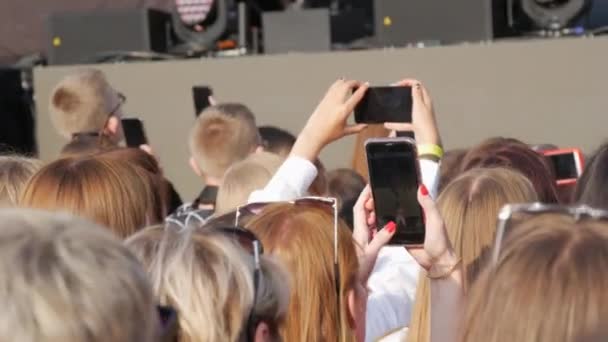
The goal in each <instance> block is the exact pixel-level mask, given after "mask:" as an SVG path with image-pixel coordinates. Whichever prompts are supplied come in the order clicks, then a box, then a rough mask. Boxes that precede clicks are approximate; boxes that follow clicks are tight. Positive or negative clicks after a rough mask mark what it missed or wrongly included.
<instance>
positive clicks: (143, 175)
mask: <svg viewBox="0 0 608 342" xmlns="http://www.w3.org/2000/svg"><path fill="white" fill-rule="evenodd" d="M154 184H155V182H154V179H153V178H152V177H151V175H150V173H149V172H147V171H145V170H143V169H141V168H139V167H136V166H133V165H131V164H129V163H124V162H120V161H116V160H110V159H109V158H99V157H83V158H66V159H60V160H57V161H55V162H52V163H50V164H48V165H47V166H45V167H43V168H42V169H41V170H40V171H39V172H38V173H37V174H36V175H34V177H33V178H32V179H31V180H30V181H29V183H28V184H27V186H26V188H25V189H24V191H23V195H22V197H21V201H20V205H21V206H24V207H31V208H40V209H49V210H65V211H68V212H71V213H73V214H76V215H79V216H83V217H86V218H89V219H91V220H93V221H95V222H97V223H100V224H102V225H105V226H107V227H108V228H110V229H111V230H112V231H113V232H114V233H116V234H117V235H118V236H120V237H122V238H125V237H127V236H129V235H131V234H133V233H134V232H135V231H137V230H139V229H141V228H143V227H144V226H147V225H149V224H153V223H157V222H160V221H162V219H163V218H164V217H163V215H162V209H161V208H163V204H162V199H161V198H159V196H158V193H157V192H156V191H155V189H154Z"/></svg>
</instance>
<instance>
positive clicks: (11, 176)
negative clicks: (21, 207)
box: [0, 155, 42, 207]
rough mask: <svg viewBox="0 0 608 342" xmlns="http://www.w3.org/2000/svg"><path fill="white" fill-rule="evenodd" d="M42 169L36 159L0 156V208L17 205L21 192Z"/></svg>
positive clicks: (40, 163)
mask: <svg viewBox="0 0 608 342" xmlns="http://www.w3.org/2000/svg"><path fill="white" fill-rule="evenodd" d="M41 167H42V162H41V161H40V160H38V159H34V158H27V157H21V156H16V155H15V156H0V206H3V207H12V206H15V205H17V202H18V201H19V197H20V196H21V191H23V188H25V185H26V184H27V182H28V181H29V180H30V178H32V176H33V175H34V174H35V173H36V172H37V171H38V170H39V169H40V168H41Z"/></svg>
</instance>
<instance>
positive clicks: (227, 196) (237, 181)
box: [215, 152, 282, 215]
mask: <svg viewBox="0 0 608 342" xmlns="http://www.w3.org/2000/svg"><path fill="white" fill-rule="evenodd" d="M281 162H282V160H281V158H280V157H279V156H277V155H275V154H272V153H269V152H261V153H255V154H252V155H250V156H249V157H247V159H245V160H242V161H240V162H237V163H235V164H234V165H232V166H231V167H230V168H229V169H228V171H226V174H225V175H224V180H223V181H222V185H221V186H220V187H219V190H218V193H217V200H216V204H215V212H216V214H217V215H222V214H225V213H228V212H230V211H232V210H235V209H236V208H238V207H239V206H241V205H243V204H247V199H248V198H249V195H250V194H251V193H252V192H253V191H255V190H258V189H262V188H263V187H265V186H266V184H267V183H268V182H269V181H270V179H271V178H272V176H273V175H274V174H275V173H276V171H277V170H278V169H279V167H280V166H281Z"/></svg>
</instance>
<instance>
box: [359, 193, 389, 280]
mask: <svg viewBox="0 0 608 342" xmlns="http://www.w3.org/2000/svg"><path fill="white" fill-rule="evenodd" d="M353 219H354V220H353V226H354V227H353V239H354V240H355V242H356V243H357V245H358V246H359V247H360V249H359V250H358V252H359V278H360V279H362V280H364V281H367V279H368V278H369V276H370V274H371V273H372V270H373V269H374V264H375V263H376V259H377V258H378V253H380V249H381V248H382V247H384V246H385V245H386V244H388V242H389V241H390V240H391V238H392V237H393V236H394V235H395V233H396V230H397V225H396V224H395V223H394V222H389V223H388V224H387V225H386V226H385V227H383V229H380V230H376V217H375V213H374V199H373V196H372V189H371V187H370V186H369V185H368V186H366V187H365V189H363V191H362V192H361V194H360V195H359V199H358V200H357V203H355V206H354V207H353Z"/></svg>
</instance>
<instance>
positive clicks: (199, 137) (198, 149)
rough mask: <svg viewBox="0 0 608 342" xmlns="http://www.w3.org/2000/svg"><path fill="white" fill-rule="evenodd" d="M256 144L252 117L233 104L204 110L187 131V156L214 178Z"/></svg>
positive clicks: (244, 155) (254, 125)
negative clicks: (189, 154)
mask: <svg viewBox="0 0 608 342" xmlns="http://www.w3.org/2000/svg"><path fill="white" fill-rule="evenodd" d="M260 145H261V141H260V136H259V133H258V129H257V127H256V124H255V116H254V115H253V113H252V112H251V111H250V110H249V109H248V108H247V107H246V106H244V105H242V104H237V103H226V104H220V105H216V106H211V107H208V108H207V109H205V110H204V111H203V112H202V113H201V114H200V115H199V117H198V118H197V120H196V123H195V124H194V127H193V128H192V131H191V132H190V153H191V155H192V157H193V158H194V160H195V161H196V164H197V165H198V167H199V169H200V170H201V171H202V172H203V173H204V174H206V175H208V176H212V177H217V178H221V177H222V176H223V175H224V173H225V172H226V170H227V169H228V168H229V167H230V166H231V165H232V164H234V163H235V162H237V161H240V160H243V159H245V158H247V156H249V155H250V154H251V153H253V152H254V151H255V149H256V148H257V147H258V146H260Z"/></svg>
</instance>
